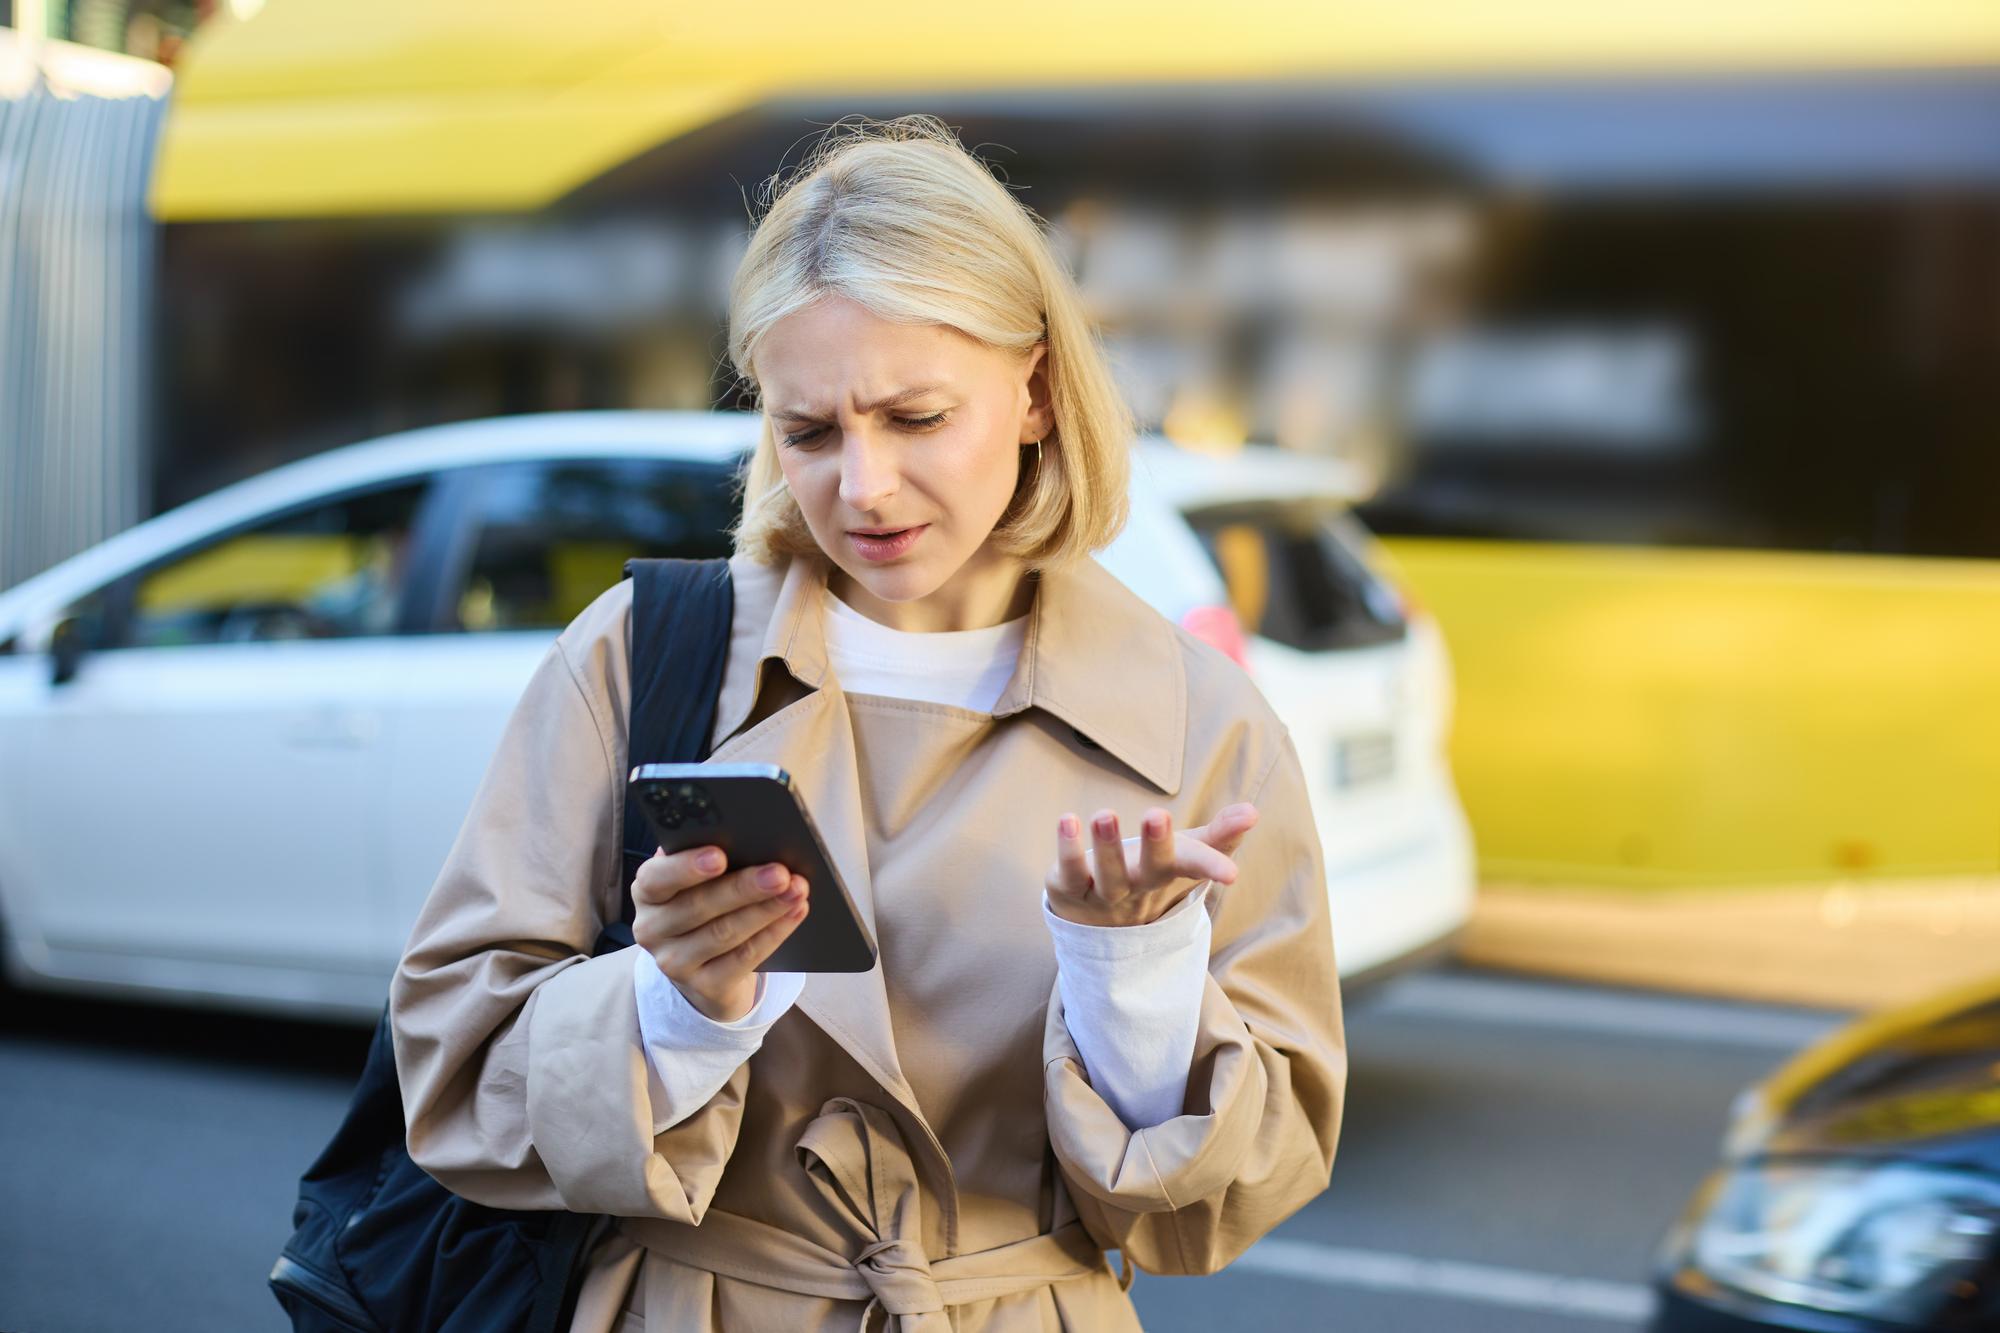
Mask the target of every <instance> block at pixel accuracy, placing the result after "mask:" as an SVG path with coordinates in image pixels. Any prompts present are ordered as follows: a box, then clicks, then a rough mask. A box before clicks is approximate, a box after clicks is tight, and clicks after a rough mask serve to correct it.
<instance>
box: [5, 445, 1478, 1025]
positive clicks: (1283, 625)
mask: <svg viewBox="0 0 2000 1333" xmlns="http://www.w3.org/2000/svg"><path fill="white" fill-rule="evenodd" d="M756 430H757V419H756V417H755V416H754V415H751V414H742V413H737V414H707V413H689V412H581V413H548V414H542V415H530V416H517V417H506V418H499V419H492V420H481V421H472V422H465V423H460V424H456V425H449V426H439V427H433V428H428V429H424V430H416V431H409V432H406V433H402V434H398V435H392V436H387V437H384V438H381V439H377V440H373V441H369V442H366V443H362V444H356V445H351V446H347V447H344V448H339V449H334V450H330V451H328V452H325V453H321V454H318V455H315V456H312V457H310V458H306V459H303V460H301V461H299V462H296V463H291V464H287V465H285V466H283V467H279V468H276V469H273V470H272V471H270V472H267V473H264V474H262V475H260V476H256V477H253V478H250V479H248V480H246V481H242V482H239V483H236V484H234V485H231V486H228V487H225V488H223V489H221V490H218V491H216V492H214V493H212V494H209V495H206V496H203V497H201V498H200V499H198V500H194V501H192V502H190V503H188V504H185V505H182V506H180V507H179V508H177V509H174V510H171V511H169V512H167V513H164V514H161V515H159V516H157V517H155V518H152V519H149V520H147V521H146V522H144V523H141V524H139V525H138V526H136V527H134V528H132V529H130V530H128V531H126V532H123V533H121V534H119V535H118V536H116V537H113V538H111V539H110V540H108V541H105V542H103V543H101V544H99V545H97V546H95V547H93V548H92V549H90V550H88V551H85V552H83V553H81V554H79V555H77V556H74V557H72V558H71V559H69V560H66V561H64V562H62V563H61V564H59V565H57V566H55V567H54V568H52V569H49V570H47V571H45V572H43V573H41V574H39V575H36V576H35V577H34V578H31V579H29V580H28V581H26V582H25V583H22V584H21V585H19V586H18V587H15V588H13V589H10V590H8V591H6V592H4V593H0V932H3V933H4V941H5V943H4V957H5V963H6V972H7V976H8V978H9V979H10V980H11V981H12V982H13V983H15V984H17V985H21V986H27V987H38V988H52V989H67V990H80V991H92V992H99V993H105V994H118V995H124V996H127V997H130V998H145V997H157V998H167V999H173V1000H180V1001H192V1002H197V1003H204V1004H214V1005H226V1006H230V1007H237V1008H251V1009H266V1010H273V1011H280V1012H288V1013H294V1014H302V1015H316V1016H322V1017H336V1018H338V1017H352V1018H355V1019H360V1020H366V1021H372V1020H373V1019H374V1018H376V1017H377V1016H378V1015H379V1014H380V1012H381V1007H382V999H383V996H384V994H385V993H386V990H387V985H388V980H389V977H390V975H391V974H392V973H393V971H394V969H395V966H396V962H397V959H398V958H399V957H400V955H401V952H402V949H403V945H404V944H405V942H406V941H407V939H408V936H409V931H410V927H411V925H412V924H413V922H414V921H415V919H416V913H417V910H418V907H419V906H420V905H421V903H422V902H423V899H424V897H425V895H426V894H427V893H428V892H429V890H430V887H431V883H432V881H433V879H434V878H435V877H436V875H437V872H438V868H439V866H441V865H442V864H443V862H444V859H445V854H446V852H447V851H448V850H449V849H450V846H451V842H452V839H453V838H454V837H455V836H456V834H457V832H458V828H459V825H460V823H461V822H462V821H463V819H464V816H465V812H466V810H467V808H468V807H469V805H470V803H471V800H472V795H473V792H474V790H475V789H476V787H477V786H478V782H479V778H480V776H481V774H482V773H483V771H484V769H485V765H486V762H487V760H488V758H489V756H490V755H491V753H492V751H493V747H494V745H495V744H496V742H497V741H498V739H499V735H500V731H501V728H502V726H503V725H504V723H505V721H506V719H507V716H508V714H509V712H510V711H511V710H512V708H513V706H514V703H515V700H516V699H517V698H518V697H519V695H520V692H521V689H522V687H523V686H524V685H525V684H526V682H527V679H528V676H529V673H530V672H531V671H532V670H533V668H534V666H535V664H536V662H537V661H538V660H539V659H540V657H541V656H542V654H543V653H544V652H545V651H546V649H547V647H548V645H549V643H550V641H551V640H552V639H553V637H554V635H555V633H556V632H557V631H558V630H559V629H560V628H561V627H562V626H563V625H565V624H567V623H568V622H569V620H570V618H571V617H573V616H574V615H576V613H577V612H579V611H580V610H582V609H583V607H584V606H585V605H586V604H587V603H588V602H589V601H590V600H591V599H592V598H593V597H595V596H597V595H598V594H599V593H600V592H602V591H603V590H604V589H605V588H606V587H608V586H609V585H610V584H612V583H614V582H615V581H616V580H617V579H618V578H619V577H620V576H621V573H622V570H623V564H624V561H625V559H626V558H627V557H629V556H634V555H676V556H718V555H727V554H728V553H729V539H728V535H727V528H728V526H729V525H730V523H731V522H733V520H734V516H735V507H736V506H735V496H736V493H735V489H734V488H735V485H736V477H737V474H738V469H739V467H740V465H741V463H742V462H743V460H744V459H745V457H746V456H747V451H748V450H749V449H750V447H751V446H752V444H753V443H754V441H755V435H756ZM1138 457H1139V459H1140V465H1139V466H1138V467H1136V468H1135V469H1134V471H1135V485H1134V503H1133V507H1132V518H1131V521H1130V523H1129V525H1128V527H1127V528H1126V530H1125V532H1124V533H1123V534H1122V535H1121V537H1120V538H1119V540H1118V541H1117V542H1116V543H1115V544H1114V545H1113V546H1111V547H1110V548H1108V549H1107V550H1105V551H1104V552H1102V553H1100V557H1099V558H1100V559H1101V560H1102V561H1103V563H1104V564H1105V565H1106V566H1107V567H1108V568H1110V569H1111V570H1112V571H1113V572H1115V573H1117V574H1118V575H1119V576H1120V577H1122V578H1124V579H1125V580H1126V582H1128V583H1129V584H1131V585H1132V586H1133V587H1134V588H1135V589H1136V590H1137V591H1138V592H1139V593H1140V594H1141V595H1142V596H1144V597H1145V598H1146V599H1147V600H1148V601H1149V602H1150V603H1151V604H1152V605H1154V606H1156V607H1158V608H1159V609H1160V610H1161V612H1162V613H1163V614H1165V615H1167V616H1168V617H1170V618H1171V619H1174V620H1176V621H1177V622H1179V623H1181V624H1183V625H1186V626H1187V627H1189V628H1190V629H1191V630H1193V631H1194V632H1196V633H1199V634H1202V635H1203V636H1204V637H1205V638H1208V639H1209V640H1210V641H1211V642H1215V643H1217V644H1218V645H1219V646H1223V647H1225V649H1229V650H1231V651H1233V652H1234V653H1235V655H1237V657H1238V660H1240V661H1243V662H1244V663H1245V665H1246V666H1247V668H1248V669H1249V670H1250V671H1251V672H1252V673H1253V675H1254V677H1255V679H1256V680H1257V682H1258V683H1259V685H1260V686H1262V688H1263V689H1264V691H1265V693H1266V695H1267V696H1268V697H1269V698H1270V699H1271V701H1272V703H1273V705H1274V706H1275V707H1276V708H1277V710H1278V712H1279V713H1280V714H1281V715H1282V716H1283V717H1284V718H1285V720H1286V722H1287V723H1288V724H1289V726H1290V727H1291V730H1292V734H1293V737H1294V739H1295V740H1296V742H1297V744H1298V748H1299V752H1300V754H1301V755H1302V756H1304V757H1305V759H1306V762H1307V766H1308V771H1309V774H1310V776H1311V778H1312V781H1313V797H1314V801H1315V805H1316V809H1317V810H1318V812H1319V819H1320V835H1321V838H1322V840H1323V842H1324V844H1325V847H1326V856H1327V869H1328V876H1327V879H1328V892H1329V895H1330V897H1331V901H1332V908H1333V921H1334V930H1335V940H1336V947H1337V951H1338V957H1339V962H1340V966H1341V970H1342V974H1343V977H1345V978H1348V979H1349V984H1350V985H1351V984H1352V979H1354V978H1357V977H1360V976H1363V975H1368V974H1377V973H1379V971H1380V970H1382V969H1385V968H1390V967H1394V966H1396V965H1398V964H1399V963H1407V962H1409V961H1413V960H1419V959H1422V958H1426V957H1429V956H1431V955H1432V954H1434V953H1435V952H1437V951H1438V950H1439V949H1440V948H1442V947H1445V946H1447V945H1448V943H1449V941H1450V939H1451V937H1452V936H1453V934H1454V933H1455V932H1456V931H1457V930H1458V929H1459V927H1460V926H1461V925H1462V923H1463V922H1464V921H1465V919H1466V916H1467V915H1468V913H1469V911H1470V905H1471V890H1472V870H1471V861H1470V855H1469V838H1468V836H1467V832H1466V827H1465V821H1464V817H1463V815H1462V813H1461V811H1460V808H1459V805H1458V801H1457V798H1456V795H1455V793H1454V790H1453V788H1452V784H1451V781H1450V777H1449V773H1448V771H1447V769H1446V766H1445V762H1444V758H1443V749H1442V745H1443V734H1442V733H1443V727H1444V724H1445V718H1446V716H1447V707H1448V704H1447V701H1448V696H1449V686H1448V683H1447V676H1446V671H1445V659H1444V653H1443V649H1442V647H1441V645H1440V642H1439V639H1438V635H1437V632H1436V629H1435V627H1434V626H1433V625H1431V624H1430V623H1429V622H1428V621H1427V620H1426V619H1424V618H1422V617H1414V616H1409V615H1407V614H1405V612H1404V611H1403V610H1402V608H1401V605H1400V602H1399V599H1398V598H1397V597H1396V595H1395V594H1394V593H1393V591H1392V590H1390V589H1389V588H1388V587H1387V586H1386V585H1385V584H1383V583H1382V582H1381V580H1380V579H1379V578H1378V577H1377V576H1376V575H1375V574H1373V573H1372V572H1370V570H1369V568H1368V566H1367V563H1366V561H1365V560H1364V558H1363V552H1364V549H1365V542H1366V538H1365V534H1363V533H1362V532H1361V530H1360V529H1359V528H1358V527H1357V526H1356V525H1355V524H1354V523H1353V521H1352V520H1351V519H1350V518H1348V517H1346V516H1345V515H1344V514H1343V512H1342V506H1343V503H1344V501H1345V500H1346V499H1348V498H1350V493H1351V488H1350V487H1349V486H1348V484H1347V478H1346V474H1345V473H1344V472H1342V471H1341V470H1340V469H1339V468H1338V467H1337V466H1336V465H1334V464H1332V463H1331V462H1329V461H1316V460H1308V459H1303V458H1297V457H1292V456H1287V455H1281V454H1280V453H1279V451H1277V450H1275V449H1257V448H1253V449H1250V450H1247V451H1245V452H1244V453H1242V454H1239V455H1237V456H1235V457H1231V458H1228V459H1212V458H1206V457H1201V456H1197V455H1190V454H1184V453H1182V452H1181V451H1179V450H1177V449H1174V448H1173V447H1172V446H1169V445H1166V444H1164V443H1161V442H1159V441H1152V440H1149V441H1144V442H1142V444H1141V446H1140V450H1139V454H1138ZM1177 509H1178V510H1180V511H1183V512H1184V513H1185V515H1186V517H1185V518H1184V517H1183V516H1182V513H1177V512H1176V510H1177ZM1219 569H1228V570H1229V571H1230V576H1231V580H1232V581H1233V583H1234V585H1235V586H1234V592H1235V595H1236V600H1237V601H1238V602H1239V603H1240V604H1242V605H1243V606H1244V607H1245V608H1246V609H1248V610H1250V611H1251V612H1252V615H1253V618H1254V619H1253V623H1252V624H1250V626H1249V627H1248V628H1249V631H1250V632H1249V633H1248V634H1247V635H1240V634H1239V633H1238V631H1237V628H1236V625H1237V622H1236V620H1235V618H1234V617H1233V616H1232V615H1231V614H1230V613H1229V611H1228V610H1227V609H1226V608H1227V607H1228V606H1229V603H1230V600H1231V597H1230V594H1231V588H1230V587H1228V586H1225V583H1224V580H1223V577H1222V575H1221V574H1220V573H1219Z"/></svg>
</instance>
